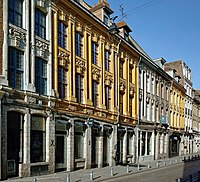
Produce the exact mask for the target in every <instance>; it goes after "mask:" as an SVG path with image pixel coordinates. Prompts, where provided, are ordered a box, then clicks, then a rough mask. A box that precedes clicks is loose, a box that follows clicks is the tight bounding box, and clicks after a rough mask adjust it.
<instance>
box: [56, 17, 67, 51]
mask: <svg viewBox="0 0 200 182" xmlns="http://www.w3.org/2000/svg"><path fill="white" fill-rule="evenodd" d="M66 29H67V27H66V25H65V24H64V23H63V22H61V21H59V22H58V46H60V47H62V48H63V49H67V44H66V38H67V34H66Z"/></svg>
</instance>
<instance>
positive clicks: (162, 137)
mask: <svg viewBox="0 0 200 182" xmlns="http://www.w3.org/2000/svg"><path fill="white" fill-rule="evenodd" d="M163 149H164V134H163V133H162V134H161V136H160V154H163V151H164V150H163Z"/></svg>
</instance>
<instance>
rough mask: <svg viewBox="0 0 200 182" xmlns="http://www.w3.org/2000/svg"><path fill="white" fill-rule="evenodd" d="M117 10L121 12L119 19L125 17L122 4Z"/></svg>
mask: <svg viewBox="0 0 200 182" xmlns="http://www.w3.org/2000/svg"><path fill="white" fill-rule="evenodd" d="M119 11H120V12H121V21H122V20H124V18H127V15H126V14H125V13H124V5H123V4H120V5H119Z"/></svg>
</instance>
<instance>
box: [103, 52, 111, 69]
mask: <svg viewBox="0 0 200 182" xmlns="http://www.w3.org/2000/svg"><path fill="white" fill-rule="evenodd" d="M104 59H105V70H106V71H110V52H109V51H108V50H105V58H104Z"/></svg>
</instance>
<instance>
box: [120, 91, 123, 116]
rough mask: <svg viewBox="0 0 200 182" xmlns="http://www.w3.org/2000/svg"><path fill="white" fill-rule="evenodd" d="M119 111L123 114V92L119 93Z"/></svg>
mask: <svg viewBox="0 0 200 182" xmlns="http://www.w3.org/2000/svg"><path fill="white" fill-rule="evenodd" d="M119 111H120V114H121V115H123V94H120V95H119Z"/></svg>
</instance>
